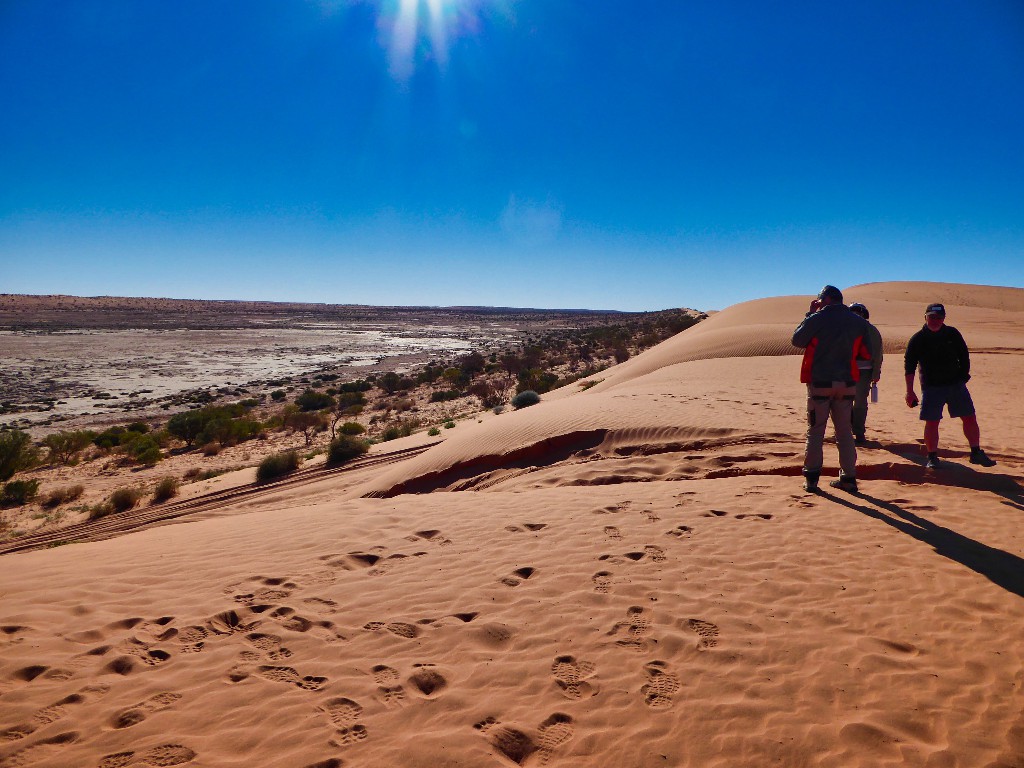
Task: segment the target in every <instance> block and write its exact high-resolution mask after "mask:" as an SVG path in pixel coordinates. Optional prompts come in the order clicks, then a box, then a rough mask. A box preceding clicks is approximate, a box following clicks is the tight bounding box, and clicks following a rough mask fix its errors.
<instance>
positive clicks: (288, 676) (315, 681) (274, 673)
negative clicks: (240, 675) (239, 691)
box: [256, 666, 327, 691]
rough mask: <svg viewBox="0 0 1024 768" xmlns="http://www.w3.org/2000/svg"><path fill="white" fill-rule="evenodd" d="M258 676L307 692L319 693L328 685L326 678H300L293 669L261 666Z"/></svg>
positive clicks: (310, 676) (309, 676)
mask: <svg viewBox="0 0 1024 768" xmlns="http://www.w3.org/2000/svg"><path fill="white" fill-rule="evenodd" d="M256 674H257V675H259V676H260V677H262V678H264V679H266V680H272V681H274V682H275V683H288V684H289V685H294V686H296V687H297V688H302V689H303V690H305V691H319V690H320V689H321V688H323V687H324V684H326V683H327V678H326V677H315V676H313V675H305V676H300V675H299V673H298V672H296V671H295V670H294V669H292V668H291V667H271V666H261V667H258V668H257V669H256Z"/></svg>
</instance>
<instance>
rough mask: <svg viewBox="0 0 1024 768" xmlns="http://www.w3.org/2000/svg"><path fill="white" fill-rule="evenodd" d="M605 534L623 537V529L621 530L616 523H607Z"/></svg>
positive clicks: (617, 537)
mask: <svg viewBox="0 0 1024 768" xmlns="http://www.w3.org/2000/svg"><path fill="white" fill-rule="evenodd" d="M604 535H605V536H607V537H608V538H610V539H616V540H618V539H621V538H622V531H620V530H619V529H618V528H616V527H615V526H614V525H606V526H605V527H604Z"/></svg>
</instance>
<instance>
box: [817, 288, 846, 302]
mask: <svg viewBox="0 0 1024 768" xmlns="http://www.w3.org/2000/svg"><path fill="white" fill-rule="evenodd" d="M818 298H819V299H825V298H828V299H831V300H832V301H834V302H837V303H839V304H842V303H843V292H842V291H840V290H839V289H838V288H836V287H835V286H834V285H826V286H825V287H824V288H822V289H821V290H820V291H818Z"/></svg>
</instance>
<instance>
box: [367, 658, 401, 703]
mask: <svg viewBox="0 0 1024 768" xmlns="http://www.w3.org/2000/svg"><path fill="white" fill-rule="evenodd" d="M370 672H371V674H373V681H374V682H375V683H377V696H378V697H379V698H380V700H381V701H382V702H384V706H386V707H400V706H402V705H403V704H405V700H406V696H405V688H403V687H402V686H401V685H400V684H399V682H398V670H397V669H394V668H393V667H389V666H386V665H384V664H378V665H377V666H375V667H374V668H373V669H371V670H370Z"/></svg>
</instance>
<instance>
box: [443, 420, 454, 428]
mask: <svg viewBox="0 0 1024 768" xmlns="http://www.w3.org/2000/svg"><path fill="white" fill-rule="evenodd" d="M444 428H445V429H455V422H454V421H446V422H445V423H444Z"/></svg>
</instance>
